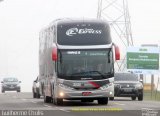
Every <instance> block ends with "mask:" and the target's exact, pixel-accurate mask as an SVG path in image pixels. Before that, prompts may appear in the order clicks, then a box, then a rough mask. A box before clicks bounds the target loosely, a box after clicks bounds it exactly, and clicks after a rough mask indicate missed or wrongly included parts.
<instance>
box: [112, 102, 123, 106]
mask: <svg viewBox="0 0 160 116" xmlns="http://www.w3.org/2000/svg"><path fill="white" fill-rule="evenodd" d="M114 104H117V105H121V106H124V105H126V104H120V103H114Z"/></svg>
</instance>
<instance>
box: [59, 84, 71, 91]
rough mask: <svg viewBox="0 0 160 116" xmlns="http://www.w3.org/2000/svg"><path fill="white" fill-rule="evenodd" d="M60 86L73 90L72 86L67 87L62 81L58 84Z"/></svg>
mask: <svg viewBox="0 0 160 116" xmlns="http://www.w3.org/2000/svg"><path fill="white" fill-rule="evenodd" d="M58 85H59V86H60V87H62V88H63V89H69V90H73V89H74V88H72V87H69V86H67V85H64V84H62V83H60V84H58Z"/></svg>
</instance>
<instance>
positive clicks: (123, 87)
mask: <svg viewBox="0 0 160 116" xmlns="http://www.w3.org/2000/svg"><path fill="white" fill-rule="evenodd" d="M114 96H116V97H131V99H132V100H136V97H138V100H139V101H142V100H143V84H142V81H141V80H140V81H139V80H138V76H137V75H135V74H133V73H115V78H114ZM113 99H114V97H111V98H110V100H113Z"/></svg>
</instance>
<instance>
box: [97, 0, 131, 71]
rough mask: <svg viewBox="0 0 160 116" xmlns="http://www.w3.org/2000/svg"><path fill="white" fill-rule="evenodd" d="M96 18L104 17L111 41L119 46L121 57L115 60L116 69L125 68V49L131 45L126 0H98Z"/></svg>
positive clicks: (122, 69)
mask: <svg viewBox="0 0 160 116" xmlns="http://www.w3.org/2000/svg"><path fill="white" fill-rule="evenodd" d="M97 18H98V19H104V20H106V21H107V22H108V23H109V24H110V27H111V35H112V39H113V42H114V43H115V44H117V45H118V46H121V48H120V51H122V55H121V56H123V57H121V60H120V61H117V62H116V64H117V65H116V66H115V68H116V71H124V70H126V54H125V51H126V48H127V47H128V46H133V39H132V31H131V22H130V16H129V10H128V2H127V0H99V1H98V12H97Z"/></svg>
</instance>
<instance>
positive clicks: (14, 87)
mask: <svg viewBox="0 0 160 116" xmlns="http://www.w3.org/2000/svg"><path fill="white" fill-rule="evenodd" d="M1 83H2V86H1V87H2V88H1V91H2V93H4V92H5V91H17V92H20V91H21V87H20V83H21V81H18V79H17V78H15V77H7V78H3V81H1Z"/></svg>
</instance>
